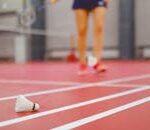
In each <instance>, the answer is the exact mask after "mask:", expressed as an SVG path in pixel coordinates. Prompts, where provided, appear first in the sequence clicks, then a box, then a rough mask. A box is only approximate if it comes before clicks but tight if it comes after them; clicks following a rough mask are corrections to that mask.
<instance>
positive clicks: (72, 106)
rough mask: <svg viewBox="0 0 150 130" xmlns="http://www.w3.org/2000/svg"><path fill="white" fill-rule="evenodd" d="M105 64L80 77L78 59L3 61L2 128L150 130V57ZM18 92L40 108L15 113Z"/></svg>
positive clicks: (0, 87) (0, 76)
mask: <svg viewBox="0 0 150 130" xmlns="http://www.w3.org/2000/svg"><path fill="white" fill-rule="evenodd" d="M105 64H106V65H107V66H108V70H107V72H104V73H99V74H98V73H88V74H87V75H85V76H79V75H77V71H78V63H66V62H44V63H28V64H22V65H19V64H18V65H16V64H13V63H0V130H27V129H28V130H73V129H74V130H150V61H149V60H142V61H118V60H116V61H115V60H114V61H109V60H108V61H105ZM18 95H24V96H26V97H27V98H28V99H30V100H32V101H33V102H37V103H39V104H40V109H39V110H38V111H37V112H26V113H25V112H24V113H16V112H15V110H14V108H15V101H16V98H17V96H18Z"/></svg>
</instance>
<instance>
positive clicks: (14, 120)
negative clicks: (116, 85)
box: [0, 86, 150, 127]
mask: <svg viewBox="0 0 150 130" xmlns="http://www.w3.org/2000/svg"><path fill="white" fill-rule="evenodd" d="M148 89H150V86H143V87H140V88H136V89H132V90H128V91H124V92H120V93H116V94H111V95H108V96H104V97H100V98H96V99H92V100H88V101H84V102H80V103H76V104H72V105H68V106H64V107H60V108H57V109H53V110H49V111H44V112H40V113H37V114H33V115H29V116H24V117H20V118H14V119H10V120H6V121H2V122H0V127H4V126H9V125H13V124H16V123H19V122H23V121H27V120H31V119H35V118H39V117H43V116H47V115H50V114H55V113H58V112H62V111H66V110H71V109H75V108H79V107H82V106H86V105H90V104H93V103H98V102H102V101H106V100H110V99H114V98H118V97H121V96H125V95H129V94H133V93H137V92H141V91H145V90H148Z"/></svg>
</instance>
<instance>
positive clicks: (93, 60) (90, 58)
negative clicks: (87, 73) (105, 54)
mask: <svg viewBox="0 0 150 130" xmlns="http://www.w3.org/2000/svg"><path fill="white" fill-rule="evenodd" d="M87 61H88V65H89V66H92V67H93V66H94V65H96V64H97V59H96V58H95V57H93V56H88V59H87Z"/></svg>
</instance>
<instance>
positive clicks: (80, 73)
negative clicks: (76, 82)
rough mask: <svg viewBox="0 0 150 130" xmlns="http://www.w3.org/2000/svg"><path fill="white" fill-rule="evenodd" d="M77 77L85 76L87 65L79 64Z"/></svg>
mask: <svg viewBox="0 0 150 130" xmlns="http://www.w3.org/2000/svg"><path fill="white" fill-rule="evenodd" d="M79 69H80V70H79V72H78V75H80V76H83V75H86V74H87V65H86V64H81V65H80V68H79Z"/></svg>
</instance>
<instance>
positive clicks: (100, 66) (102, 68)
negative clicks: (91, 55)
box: [93, 63, 107, 73]
mask: <svg viewBox="0 0 150 130" xmlns="http://www.w3.org/2000/svg"><path fill="white" fill-rule="evenodd" d="M93 68H94V69H95V70H96V72H98V73H100V72H105V71H106V70H107V67H106V66H105V65H104V64H102V63H97V64H96V65H94V66H93Z"/></svg>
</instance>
